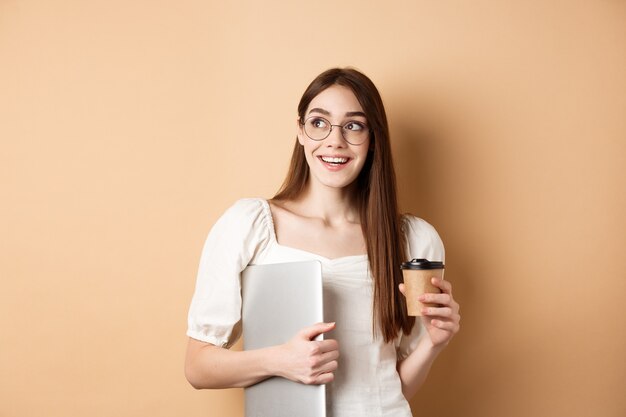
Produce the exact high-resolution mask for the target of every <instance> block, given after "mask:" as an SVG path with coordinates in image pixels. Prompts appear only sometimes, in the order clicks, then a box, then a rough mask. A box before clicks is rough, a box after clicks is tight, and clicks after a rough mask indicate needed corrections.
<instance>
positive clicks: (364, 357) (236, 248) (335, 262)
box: [187, 198, 444, 417]
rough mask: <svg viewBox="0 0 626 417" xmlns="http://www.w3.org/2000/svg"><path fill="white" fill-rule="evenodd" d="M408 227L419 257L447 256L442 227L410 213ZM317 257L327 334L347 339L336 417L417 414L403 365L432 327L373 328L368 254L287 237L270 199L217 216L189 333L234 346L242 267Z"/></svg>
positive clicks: (332, 409)
mask: <svg viewBox="0 0 626 417" xmlns="http://www.w3.org/2000/svg"><path fill="white" fill-rule="evenodd" d="M403 220H404V221H403V230H404V232H405V236H406V238H407V241H408V248H409V255H410V257H411V258H426V259H429V260H431V261H443V260H444V247H443V243H442V242H441V239H440V238H439V235H438V234H437V232H436V231H435V229H434V228H433V227H432V226H431V225H430V224H428V223H427V222H425V221H424V220H422V219H419V218H417V217H414V216H410V215H405V216H404V217H403ZM311 259H315V260H318V261H320V262H321V264H322V276H323V291H324V320H325V321H326V322H333V321H334V322H336V323H337V324H336V328H335V329H334V330H333V331H332V332H329V333H326V334H325V336H324V337H325V338H327V339H335V340H337V342H338V343H339V351H340V357H339V367H338V369H337V371H335V379H334V381H333V382H332V383H329V384H327V385H326V391H327V392H326V394H327V396H326V397H327V408H328V415H329V417H349V416H350V417H351V416H354V417H365V416H393V417H395V416H397V417H408V416H411V410H410V408H409V405H408V403H407V401H406V399H405V398H404V396H403V394H402V387H401V383H400V378H399V376H398V372H397V371H396V364H397V361H398V360H401V359H404V358H405V357H406V356H408V355H409V353H411V352H412V351H413V350H414V349H415V347H416V345H417V343H418V340H419V338H420V337H421V336H422V335H423V334H424V331H423V327H422V325H421V321H420V320H419V319H418V320H416V325H415V327H414V328H413V331H412V332H411V334H410V335H404V334H401V335H400V336H398V337H397V338H396V340H395V341H394V342H393V343H385V342H384V341H383V339H382V336H378V337H373V335H372V294H373V287H372V286H373V284H372V276H371V274H370V272H369V262H368V257H367V255H355V256H345V257H341V258H336V259H329V258H326V257H323V256H320V255H317V254H314V253H310V252H307V251H304V250H300V249H295V248H291V247H288V246H283V245H281V244H279V243H278V242H277V240H276V234H275V230H274V222H273V219H272V214H271V211H270V206H269V203H268V202H267V201H266V200H264V199H259V198H254V199H253V198H250V199H242V200H239V201H237V202H236V203H235V204H234V205H233V206H232V207H231V208H229V209H228V210H227V211H226V212H225V213H224V214H223V215H222V217H220V218H219V220H218V221H217V222H216V223H215V225H214V226H213V228H212V229H211V231H210V233H209V236H208V238H207V240H206V242H205V244H204V248H203V250H202V256H201V259H200V267H199V271H198V277H197V282H196V289H195V293H194V296H193V299H192V301H191V307H190V309H189V317H188V326H189V327H188V330H187V335H188V336H189V337H192V338H194V339H197V340H201V341H204V342H208V343H211V344H214V345H217V346H222V347H225V348H228V347H230V346H232V345H233V344H234V343H235V342H236V341H237V339H238V338H239V336H240V334H241V323H240V319H241V288H240V273H241V271H243V270H244V269H245V268H246V266H247V265H251V264H270V263H279V262H291V261H303V260H311Z"/></svg>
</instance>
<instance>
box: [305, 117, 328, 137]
mask: <svg viewBox="0 0 626 417" xmlns="http://www.w3.org/2000/svg"><path fill="white" fill-rule="evenodd" d="M304 132H305V133H306V134H307V136H308V137H310V138H311V139H313V140H322V139H325V138H326V137H327V136H328V134H329V133H330V122H329V121H328V120H326V119H324V118H323V117H309V118H308V119H306V121H305V122H304Z"/></svg>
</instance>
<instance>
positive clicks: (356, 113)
mask: <svg viewBox="0 0 626 417" xmlns="http://www.w3.org/2000/svg"><path fill="white" fill-rule="evenodd" d="M313 112H317V113H322V114H323V115H325V116H331V114H330V112H329V111H328V110H324V109H322V108H319V107H315V108H313V109H311V110H309V113H313ZM354 116H361V117H365V113H363V112H362V111H349V112H346V114H345V117H354Z"/></svg>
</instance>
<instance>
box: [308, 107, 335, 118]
mask: <svg viewBox="0 0 626 417" xmlns="http://www.w3.org/2000/svg"><path fill="white" fill-rule="evenodd" d="M313 112H317V113H322V114H323V115H325V116H330V112H329V111H328V110H324V109H320V108H319V107H315V108H314V109H311V110H309V113H313Z"/></svg>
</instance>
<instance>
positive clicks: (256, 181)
mask: <svg viewBox="0 0 626 417" xmlns="http://www.w3.org/2000/svg"><path fill="white" fill-rule="evenodd" d="M224 3H227V2H217V1H212V2H211V1H209V2H207V1H192V0H181V1H177V2H166V1H148V0H142V1H119V0H109V1H102V0H96V1H69V0H67V1H63V0H57V1H47V2H43V1H41V2H40V1H19V0H1V1H0V141H1V147H0V198H1V205H0V274H1V281H0V416H3V417H5V416H6V417H14V416H15V417H17V416H19V417H29V416H48V417H61V416H64V417H65V416H84V415H89V416H93V417H99V416H150V417H157V416H181V415H184V416H188V417H191V416H225V417H229V416H241V415H242V414H243V408H242V392H241V391H240V390H224V391H212V392H211V391H195V390H194V389H192V388H191V387H190V386H189V385H188V384H187V382H186V380H185V378H184V375H183V358H184V351H185V346H186V342H187V340H186V336H185V330H186V314H187V309H188V305H189V302H190V299H191V295H192V293H193V288H194V283H195V274H196V270H197V266H198V261H199V255H200V251H201V248H202V244H203V242H204V239H205V237H206V234H207V233H208V231H209V228H210V227H211V225H212V224H213V222H214V221H215V220H216V219H217V217H218V216H219V215H220V214H221V213H222V212H223V211H224V210H225V209H226V208H227V207H228V206H230V205H231V204H232V203H233V202H234V201H235V200H236V199H238V198H241V197H251V196H262V197H271V196H272V195H273V193H274V192H275V191H276V190H277V188H278V186H279V185H280V183H281V182H282V179H283V176H284V174H285V172H286V169H287V165H288V161H289V156H290V154H291V149H292V144H293V141H294V138H295V118H296V105H297V102H298V100H299V97H300V95H301V94H302V92H303V91H304V89H305V87H306V85H307V84H308V83H309V82H310V81H311V80H312V79H313V77H314V76H315V75H317V74H318V73H320V72H321V71H323V70H325V69H327V68H329V67H332V66H345V65H352V66H355V67H357V68H359V69H361V70H362V71H364V72H365V73H366V74H368V75H369V76H370V77H371V78H372V79H373V80H374V82H375V83H376V84H377V86H378V87H379V89H380V91H381V93H382V95H383V99H384V101H385V104H386V107H387V112H388V116H389V121H390V125H391V132H392V140H393V149H394V157H395V161H396V169H397V173H398V177H399V186H400V193H401V206H402V209H403V210H404V211H410V212H413V213H415V214H417V215H419V216H421V217H423V218H425V219H426V220H428V221H429V222H431V223H432V224H434V225H435V226H436V227H437V229H438V231H439V232H440V234H441V236H442V237H443V239H444V241H445V243H446V248H447V272H446V277H447V278H448V279H449V280H450V281H452V282H453V284H454V288H455V296H456V298H457V299H458V301H459V302H460V304H461V313H462V323H461V324H462V329H461V332H460V333H459V334H458V335H457V337H456V338H455V339H454V340H453V341H452V343H451V345H450V346H449V348H448V349H447V350H446V351H445V352H444V353H443V354H442V355H441V356H440V358H439V359H438V361H437V363H436V364H435V366H434V367H433V369H432V372H431V375H430V377H429V379H428V381H427V382H426V384H425V386H424V387H423V388H422V390H421V391H420V392H419V393H418V395H417V396H416V397H415V398H414V399H413V401H412V402H411V404H412V407H413V410H414V412H415V415H416V416H420V415H437V416H441V417H452V416H461V415H462V416H465V417H491V416H493V417H501V416H507V417H517V416H519V417H527V416H546V417H547V416H565V415H567V416H569V417H577V416H580V417H583V416H584V417H587V416H594V417H618V416H624V415H626V399H625V397H624V395H623V390H624V386H625V383H626V362H625V361H624V352H626V334H625V329H626V326H625V323H624V314H623V310H622V308H623V306H624V304H625V303H626V298H625V295H626V292H625V289H626V288H625V284H624V282H625V278H626V276H625V273H624V271H625V270H626V256H625V255H624V253H623V251H624V249H625V248H626V239H625V237H624V236H625V232H626V221H625V220H624V219H625V217H626V216H625V214H626V195H625V194H626V184H625V178H626V76H625V74H626V2H624V1H618V0H612V1H611V0H598V1H495V0H494V1H480V0H479V1H465V2H461V1H385V2H370V1H346V2H331V1H319V2H315V3H311V2H302V3H300V2H281V1H276V0H273V1H265V2H255V1H244V2H229V4H224Z"/></svg>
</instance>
